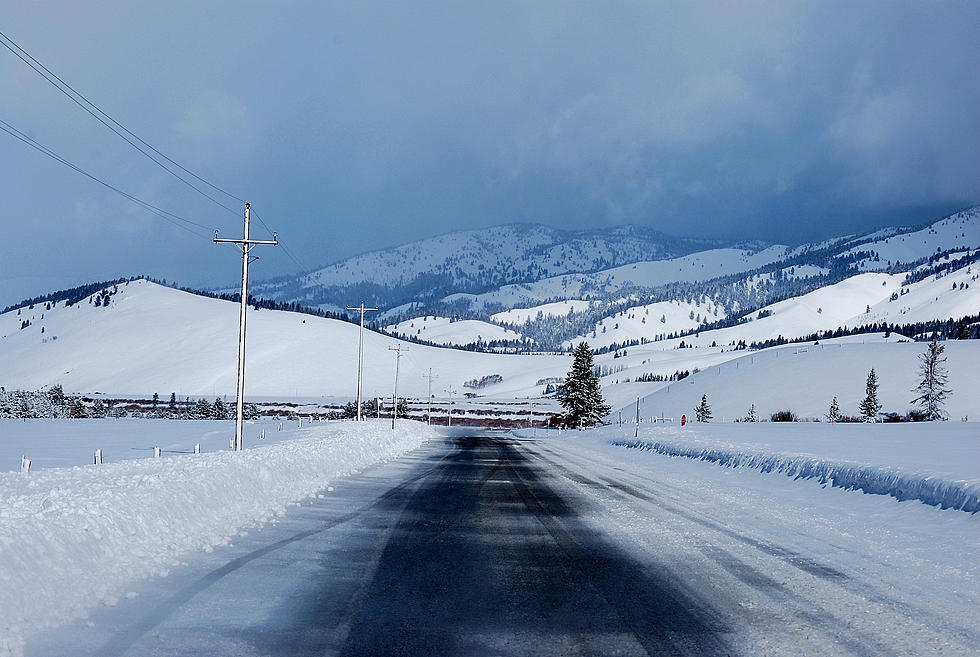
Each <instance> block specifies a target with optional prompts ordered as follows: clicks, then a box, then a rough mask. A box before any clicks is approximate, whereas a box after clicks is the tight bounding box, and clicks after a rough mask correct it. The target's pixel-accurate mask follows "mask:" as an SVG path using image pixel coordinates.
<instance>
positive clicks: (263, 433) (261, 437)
mask: <svg viewBox="0 0 980 657" xmlns="http://www.w3.org/2000/svg"><path fill="white" fill-rule="evenodd" d="M259 440H265V429H263V430H262V435H261V436H259Z"/></svg>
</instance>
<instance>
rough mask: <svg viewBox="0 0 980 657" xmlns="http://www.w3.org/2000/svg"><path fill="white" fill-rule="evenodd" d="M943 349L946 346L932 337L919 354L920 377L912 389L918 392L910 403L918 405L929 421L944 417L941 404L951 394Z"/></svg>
mask: <svg viewBox="0 0 980 657" xmlns="http://www.w3.org/2000/svg"><path fill="white" fill-rule="evenodd" d="M945 349H946V347H944V346H943V345H941V344H939V343H938V342H937V341H936V339H935V338H933V339H932V342H931V343H929V346H928V347H927V348H926V351H925V353H921V354H919V361H920V362H919V374H920V376H921V377H922V379H921V380H920V381H919V385H918V386H916V387H915V388H914V389H913V390H912V392H917V393H919V396H918V397H916V398H915V399H913V400H912V403H913V404H916V403H917V404H918V405H919V408H921V409H922V411H923V413H925V416H926V419H927V420H929V421H933V420H942V419H943V418H945V416H946V414H945V412H944V411H943V405H944V404H945V403H946V398H947V397H949V396H950V395H951V394H952V391H951V390H950V389H949V388H948V387H947V384H948V383H949V373H948V372H947V371H946V357H945V356H943V351H944V350H945Z"/></svg>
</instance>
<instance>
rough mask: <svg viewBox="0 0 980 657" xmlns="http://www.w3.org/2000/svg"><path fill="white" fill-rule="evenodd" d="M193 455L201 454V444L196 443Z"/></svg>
mask: <svg viewBox="0 0 980 657" xmlns="http://www.w3.org/2000/svg"><path fill="white" fill-rule="evenodd" d="M194 453H195V454H200V453H201V443H196V444H195V445H194Z"/></svg>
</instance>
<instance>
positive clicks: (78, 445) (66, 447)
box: [0, 418, 323, 472]
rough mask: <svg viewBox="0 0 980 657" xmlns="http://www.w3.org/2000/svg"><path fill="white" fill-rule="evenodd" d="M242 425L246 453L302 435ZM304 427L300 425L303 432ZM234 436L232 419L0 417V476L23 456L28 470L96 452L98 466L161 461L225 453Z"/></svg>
mask: <svg viewBox="0 0 980 657" xmlns="http://www.w3.org/2000/svg"><path fill="white" fill-rule="evenodd" d="M280 424H281V426H282V430H280V429H279V427H280ZM243 426H244V429H243V438H244V442H245V448H246V449H250V448H252V447H257V446H261V445H271V444H273V443H278V442H282V441H283V440H291V439H293V438H295V437H296V436H297V435H301V434H300V432H301V431H302V429H301V428H300V426H299V422H298V421H292V422H289V421H283V422H281V423H280V421H279V420H273V419H260V420H254V421H253V420H249V421H246V422H245V424H244V425H243ZM309 426H310V425H309V421H308V420H304V422H303V427H304V428H309ZM319 426H323V425H322V424H321V425H319ZM263 431H265V433H264V434H263ZM234 435H235V422H234V420H180V421H176V420H174V421H171V420H155V419H151V420H148V419H143V418H118V419H116V418H105V419H96V418H87V419H84V420H69V419H63V418H59V419H32V420H13V419H3V418H0V472H5V471H7V472H13V471H19V470H20V459H21V457H22V456H27V457H28V458H29V459H31V470H32V471H35V470H38V469H41V468H65V467H71V466H75V465H88V464H90V463H92V462H93V459H94V456H95V450H97V449H101V450H102V462H103V463H114V462H116V461H131V460H133V459H141V458H147V457H148V456H152V455H153V448H154V447H159V448H160V449H161V451H162V453H163V455H164V456H166V455H169V454H191V453H193V452H194V446H195V445H200V446H201V452H202V453H206V452H216V451H221V450H226V449H228V447H229V441H230V440H231V439H232V438H233V437H234ZM263 435H264V436H265V437H264V438H263Z"/></svg>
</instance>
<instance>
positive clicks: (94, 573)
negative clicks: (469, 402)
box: [0, 421, 434, 656]
mask: <svg viewBox="0 0 980 657" xmlns="http://www.w3.org/2000/svg"><path fill="white" fill-rule="evenodd" d="M298 434H299V435H298V437H297V438H296V439H294V440H290V441H286V442H282V443H279V444H275V445H269V446H263V447H256V448H253V449H249V450H245V451H244V452H239V453H234V452H216V453H209V454H188V455H178V456H172V457H164V458H158V459H141V460H137V461H124V462H118V463H109V464H106V465H102V466H84V467H74V468H53V469H48V470H42V471H39V472H34V473H31V474H21V473H0V655H3V656H7V655H18V654H20V653H21V652H22V650H23V647H24V643H25V640H26V638H27V637H28V636H29V635H30V634H32V633H35V632H36V631H38V630H41V629H44V628H47V627H51V626H54V625H58V624H62V623H65V622H67V621H70V620H72V619H75V618H78V617H83V616H84V615H85V614H86V612H87V611H89V610H90V609H92V608H93V607H95V606H98V605H100V604H113V603H114V602H115V601H116V600H118V599H119V597H120V596H122V595H124V594H126V592H127V587H128V586H130V584H131V583H132V582H134V581H136V580H139V579H142V578H146V577H151V576H157V575H165V574H166V573H167V572H168V569H170V568H172V567H174V566H175V565H177V564H178V563H179V560H180V559H181V558H183V557H186V555H188V554H189V553H192V552H195V551H198V550H202V549H203V550H206V551H210V550H211V549H212V548H213V547H214V546H218V545H223V544H226V543H228V542H229V541H230V540H231V538H232V537H234V536H235V535H237V534H238V532H239V531H241V530H242V529H244V528H248V527H256V526H259V525H261V524H263V523H266V522H268V521H270V520H272V519H274V518H276V517H277V516H279V515H281V514H282V513H284V512H285V511H286V509H287V508H288V506H289V505H290V504H293V503H296V502H298V501H301V500H303V499H305V498H308V497H310V496H311V495H314V494H316V493H317V492H318V491H322V490H323V489H324V488H325V487H326V486H327V484H328V483H329V482H331V481H334V480H336V479H338V478H340V477H344V476H347V475H350V474H353V473H354V472H356V471H358V470H360V469H363V468H365V467H366V466H368V465H371V464H374V463H378V462H382V461H387V460H390V459H393V458H396V457H398V456H400V455H402V454H404V453H405V452H407V451H409V450H411V449H414V448H416V447H418V446H419V445H420V444H422V443H424V442H425V441H427V440H429V439H430V438H432V437H433V436H434V433H433V432H432V430H431V429H430V428H429V427H427V426H426V425H423V424H420V423H415V422H407V421H405V422H402V423H401V424H400V426H399V427H398V429H397V430H396V431H391V429H390V428H389V427H387V426H386V425H385V424H384V423H375V422H366V423H364V424H362V425H355V424H353V423H336V424H333V423H331V424H329V425H319V426H315V427H311V428H309V429H306V430H303V431H300V432H298Z"/></svg>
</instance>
